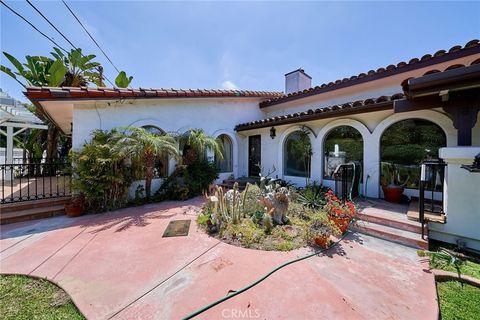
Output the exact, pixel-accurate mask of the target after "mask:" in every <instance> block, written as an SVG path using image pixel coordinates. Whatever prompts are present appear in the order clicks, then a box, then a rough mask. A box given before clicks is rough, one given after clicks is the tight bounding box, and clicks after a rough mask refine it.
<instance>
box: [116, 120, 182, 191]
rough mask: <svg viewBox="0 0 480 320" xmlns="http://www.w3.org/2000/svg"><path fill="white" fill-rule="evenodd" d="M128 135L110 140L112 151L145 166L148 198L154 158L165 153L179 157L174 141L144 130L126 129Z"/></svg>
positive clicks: (120, 135) (121, 135)
mask: <svg viewBox="0 0 480 320" xmlns="http://www.w3.org/2000/svg"><path fill="white" fill-rule="evenodd" d="M126 131H127V132H128V133H124V134H117V135H116V136H115V137H113V138H112V142H113V143H114V147H113V150H114V152H116V153H118V154H119V155H121V156H125V157H131V158H134V159H136V160H138V161H141V162H143V163H144V164H145V193H146V196H147V198H150V196H151V191H152V179H153V170H154V167H155V157H156V156H159V155H161V154H164V153H167V154H168V155H171V156H175V157H179V155H180V152H179V150H178V147H177V143H176V141H175V139H174V138H173V137H172V136H170V135H163V136H159V135H156V134H154V133H150V132H148V131H147V130H145V129H144V128H137V127H127V128H126Z"/></svg>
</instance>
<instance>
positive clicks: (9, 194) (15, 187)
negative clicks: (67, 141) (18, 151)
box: [0, 159, 71, 204]
mask: <svg viewBox="0 0 480 320" xmlns="http://www.w3.org/2000/svg"><path fill="white" fill-rule="evenodd" d="M0 179H1V186H2V189H1V191H0V192H1V193H0V196H1V199H0V202H1V203H2V204H4V203H12V202H20V201H29V200H38V199H46V198H59V197H66V196H70V195H71V164H70V162H68V161H67V160H65V159H51V160H46V159H43V160H34V161H33V162H32V161H30V162H26V163H23V161H18V159H15V160H14V162H13V163H4V164H0Z"/></svg>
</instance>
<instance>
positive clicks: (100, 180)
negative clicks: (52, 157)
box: [71, 130, 132, 212]
mask: <svg viewBox="0 0 480 320" xmlns="http://www.w3.org/2000/svg"><path fill="white" fill-rule="evenodd" d="M116 134H117V131H116V130H110V131H102V130H95V131H93V132H92V139H91V141H90V142H86V143H85V144H84V145H83V147H82V149H81V150H80V151H78V152H75V151H72V152H71V157H72V162H73V165H72V167H73V174H72V189H73V191H74V192H75V193H81V194H83V195H84V196H85V201H86V205H87V209H88V210H91V211H95V212H101V211H105V210H112V209H116V208H120V207H123V206H124V205H125V204H126V201H127V195H128V194H127V192H128V187H129V186H130V184H131V183H132V175H131V170H130V168H128V167H127V166H126V165H125V161H124V160H125V159H124V158H123V157H120V156H119V155H118V154H116V153H115V152H113V151H112V143H110V138H111V137H112V136H113V135H116Z"/></svg>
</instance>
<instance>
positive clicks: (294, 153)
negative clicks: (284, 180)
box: [283, 130, 312, 177]
mask: <svg viewBox="0 0 480 320" xmlns="http://www.w3.org/2000/svg"><path fill="white" fill-rule="evenodd" d="M283 150H284V152H283V174H284V175H287V176H294V177H310V167H311V165H310V162H311V157H312V145H311V143H310V137H309V135H308V134H307V133H305V132H303V131H300V130H298V131H295V132H292V133H291V134H290V135H289V136H288V137H287V138H286V139H285V144H284V147H283Z"/></svg>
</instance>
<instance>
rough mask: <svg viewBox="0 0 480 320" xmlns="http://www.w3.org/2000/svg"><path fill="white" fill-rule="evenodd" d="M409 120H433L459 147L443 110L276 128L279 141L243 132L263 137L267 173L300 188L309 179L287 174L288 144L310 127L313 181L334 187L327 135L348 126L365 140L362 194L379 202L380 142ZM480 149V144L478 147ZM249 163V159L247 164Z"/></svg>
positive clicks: (386, 113)
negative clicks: (327, 169)
mask: <svg viewBox="0 0 480 320" xmlns="http://www.w3.org/2000/svg"><path fill="white" fill-rule="evenodd" d="M405 119H424V120H429V121H431V122H433V123H435V124H437V125H439V126H440V128H442V129H443V131H444V132H445V134H446V138H447V146H455V145H456V143H457V131H456V129H455V128H454V127H453V124H452V121H451V120H450V118H449V117H448V116H447V115H446V114H445V113H444V112H443V111H442V110H441V109H432V110H419V111H413V112H405V113H393V111H378V112H371V113H365V114H357V115H354V116H348V117H341V118H332V119H322V120H315V121H309V122H306V123H299V124H294V125H283V126H275V128H276V137H275V139H271V138H270V132H269V129H270V128H263V129H257V130H249V131H243V132H240V133H241V134H242V135H244V136H246V137H248V136H249V135H256V134H261V135H262V158H261V161H262V167H263V168H264V173H265V172H268V170H270V169H271V168H272V167H273V166H275V167H276V168H277V170H276V172H275V174H274V175H275V176H277V177H279V178H283V179H285V180H288V181H291V182H293V183H295V184H297V185H298V186H302V185H304V184H305V178H303V177H292V176H286V175H284V174H283V156H284V152H283V149H284V142H285V139H286V138H287V137H288V135H289V134H290V133H292V132H294V131H295V130H298V129H299V128H300V127H301V125H307V126H308V127H309V128H311V129H312V130H313V132H314V134H315V135H313V134H312V135H310V139H311V143H312V149H313V156H312V168H311V180H312V181H313V180H315V181H317V182H322V183H324V184H325V185H328V186H333V181H328V180H324V179H323V167H324V164H323V162H324V158H323V154H324V149H323V142H324V140H325V137H326V135H327V134H328V133H329V132H330V131H331V130H332V129H334V128H336V127H339V126H342V125H348V126H351V127H354V128H355V129H357V130H358V131H359V132H360V133H361V134H362V137H363V148H364V149H363V155H364V168H363V170H364V174H363V182H362V186H361V188H362V189H361V190H362V193H364V192H365V190H366V191H367V196H369V197H373V198H378V197H382V196H383V195H382V192H381V188H380V139H381V136H382V134H383V133H384V132H385V130H386V129H387V128H388V127H390V126H391V125H392V124H394V123H396V122H398V121H401V120H405ZM479 127H480V124H479V123H477V124H476V127H475V130H478V128H479ZM477 145H479V146H480V144H477ZM247 160H248V159H247V158H246V157H245V159H244V161H247ZM406 194H408V195H410V196H411V195H417V194H418V191H417V190H413V189H412V190H406Z"/></svg>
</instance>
